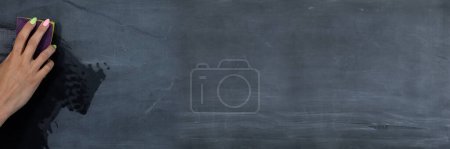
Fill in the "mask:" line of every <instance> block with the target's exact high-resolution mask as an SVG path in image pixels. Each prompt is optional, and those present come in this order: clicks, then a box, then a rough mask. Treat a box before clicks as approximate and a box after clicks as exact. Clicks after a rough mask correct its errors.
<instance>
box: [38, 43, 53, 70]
mask: <svg viewBox="0 0 450 149" xmlns="http://www.w3.org/2000/svg"><path fill="white" fill-rule="evenodd" d="M55 51H56V45H51V46H48V47H47V49H45V50H44V51H42V52H41V53H40V54H39V56H38V57H37V58H36V59H35V60H33V61H32V69H34V70H39V69H40V68H41V66H42V65H43V64H44V63H45V62H46V61H47V60H48V59H49V58H50V56H52V54H53V53H55Z"/></svg>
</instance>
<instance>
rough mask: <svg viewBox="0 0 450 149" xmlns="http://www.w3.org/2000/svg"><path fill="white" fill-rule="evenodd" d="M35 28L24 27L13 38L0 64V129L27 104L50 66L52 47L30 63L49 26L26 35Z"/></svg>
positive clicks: (30, 26)
mask: <svg viewBox="0 0 450 149" xmlns="http://www.w3.org/2000/svg"><path fill="white" fill-rule="evenodd" d="M35 27H36V24H31V23H30V22H28V23H26V25H25V26H24V27H23V29H22V30H21V31H20V33H19V34H18V35H17V38H16V40H15V42H14V46H13V49H12V51H11V52H10V53H9V55H8V57H7V58H6V59H5V60H4V61H3V62H2V63H1V64H0V95H1V96H0V126H1V125H3V123H4V122H5V121H6V120H7V119H8V117H10V116H11V115H12V114H14V113H15V112H16V111H18V110H19V109H20V108H22V107H23V106H24V105H25V104H26V103H27V102H28V101H29V100H30V98H31V96H32V95H33V94H34V92H35V91H36V89H37V87H38V86H39V84H40V83H41V82H42V80H43V79H44V77H45V76H46V75H47V74H48V73H49V72H50V70H51V69H52V68H53V66H54V63H53V61H52V60H50V59H49V58H50V56H51V55H52V54H53V53H54V52H55V50H56V49H55V48H54V47H53V46H49V47H47V48H46V49H45V50H44V51H42V52H41V53H40V54H39V56H38V57H37V58H36V59H33V54H34V52H35V50H36V47H37V45H38V43H39V42H40V41H41V38H42V36H43V35H44V33H45V31H47V29H48V27H49V26H43V25H42V23H41V25H40V26H38V29H37V30H36V32H35V33H34V34H32V35H30V32H31V31H32V30H33V28H35ZM27 39H28V42H27Z"/></svg>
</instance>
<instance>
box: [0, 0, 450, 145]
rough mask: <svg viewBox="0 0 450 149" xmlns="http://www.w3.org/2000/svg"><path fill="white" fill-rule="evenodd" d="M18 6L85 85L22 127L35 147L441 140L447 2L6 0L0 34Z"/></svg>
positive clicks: (449, 121)
mask: <svg viewBox="0 0 450 149" xmlns="http://www.w3.org/2000/svg"><path fill="white" fill-rule="evenodd" d="M19 16H25V17H33V16H37V17H38V18H41V19H45V18H50V19H52V20H53V21H55V22H56V23H57V25H56V30H57V32H56V33H57V35H58V36H57V41H58V42H60V43H61V44H63V45H64V48H61V49H58V50H60V52H61V51H62V52H61V53H65V54H62V55H59V56H57V57H63V58H61V59H62V60H61V59H60V60H61V61H62V62H64V61H67V60H68V61H69V63H60V64H61V65H59V66H60V67H59V69H58V70H63V71H62V72H63V73H62V74H63V75H67V74H66V73H68V72H73V70H74V71H75V72H76V73H75V74H77V75H81V76H82V77H81V78H82V79H81V80H76V79H75V80H71V79H68V80H70V81H74V82H77V81H81V82H82V83H81V84H83V83H84V84H87V85H86V86H82V87H81V88H82V90H83V88H84V90H86V92H88V95H89V96H86V97H87V98H85V96H83V98H76V99H67V100H71V101H75V102H80V101H78V100H82V101H81V103H82V104H81V108H80V107H78V108H77V107H76V106H72V107H71V106H70V104H69V105H58V104H57V106H56V107H57V109H58V110H50V111H53V112H52V113H50V114H47V115H45V116H47V119H38V118H36V119H33V120H35V122H36V123H29V125H34V124H36V125H39V126H26V125H24V127H36V128H39V130H41V131H44V132H45V134H41V135H44V136H43V137H42V138H41V139H43V140H41V142H40V143H43V145H42V146H46V144H47V143H48V147H49V148H65V149H66V148H67V149H71V148H74V149H75V148H77V149H78V148H105V149H106V148H108V149H109V148H160V149H166V148H167V149H172V148H175V149H177V148H183V149H184V148H205V149H206V148H208V149H209V148H211V149H225V148H254V149H263V148H346V149H350V148H374V149H378V148H449V147H450V140H449V133H450V129H449V128H450V38H449V37H450V36H449V35H450V32H449V31H450V30H449V27H450V20H449V17H450V2H448V1H446V0H426V1H424V0H49V1H44V0H28V1H24V0H3V1H1V2H0V25H1V26H0V27H2V29H3V30H4V31H3V32H2V33H7V32H9V31H8V29H10V28H11V27H12V28H14V26H15V18H16V17H19ZM0 31H1V30H0ZM0 37H3V38H10V36H0ZM3 41H7V40H3ZM58 46H59V45H58ZM7 47H8V46H2V50H8V49H7ZM3 55H4V54H3ZM230 60H233V61H236V60H239V61H238V62H240V63H231V64H230V63H229V62H232V61H230ZM220 61H222V62H223V63H222V64H223V65H221V67H224V68H226V69H220V67H219V68H217V67H218V64H219V62H220ZM245 62H248V64H249V65H246V64H245ZM198 63H206V64H208V65H209V67H208V68H202V67H200V66H204V65H197V64H198ZM69 64H72V65H69ZM89 64H91V65H89ZM74 65H78V67H76V68H75V67H74ZM197 66H199V67H198V68H197ZM72 68H73V69H72ZM79 68H81V69H79ZM109 68H110V69H109ZM236 68H239V69H236ZM83 70H86V71H87V72H91V74H93V75H84V74H82V72H84V71H83ZM57 72H59V71H57ZM94 72H95V73H94ZM57 74H58V73H54V75H53V76H50V78H49V79H50V80H51V79H52V78H58V77H61V76H62V75H57ZM230 74H236V75H234V76H233V75H231V76H230V77H228V79H229V80H227V79H224V77H225V76H227V75H230ZM237 76H242V77H243V78H246V79H242V78H240V77H237ZM221 79H222V80H225V81H222V84H221V83H220V82H221ZM242 80H244V81H242ZM245 80H246V81H247V82H245ZM66 81H67V80H66ZM70 81H69V83H71V82H70ZM199 81H200V82H199ZM50 82H51V81H50ZM88 82H93V84H92V83H91V84H89V83H88ZM100 82H101V83H100ZM72 83H73V82H72ZM56 84H58V83H56ZM199 85H202V86H201V87H200V86H199ZM203 85H204V86H203ZM217 86H219V87H217ZM58 87H59V88H61V86H59V85H55V84H53V83H47V84H46V85H45V86H44V87H41V89H43V90H45V89H50V90H51V89H52V88H58ZM248 87H250V89H249V88H248ZM62 88H64V87H62ZM199 88H203V89H204V90H202V91H201V92H200V90H198V89H199ZM216 88H219V89H217V90H216ZM61 90H64V89H61ZM219 90H220V91H219ZM200 93H203V94H204V96H201V97H203V98H204V101H203V102H198V101H199V97H200V96H198V95H200ZM217 94H220V97H221V98H217V97H218V96H217ZM91 95H92V96H91ZM247 95H248V97H249V98H248V99H249V100H248V102H243V101H245V100H242V99H243V98H241V97H247ZM40 97H41V96H37V97H35V98H33V99H32V101H34V102H38V103H39V101H41V100H42V99H46V98H44V97H42V98H40ZM56 98H58V99H59V98H60V97H59V96H58V97H56ZM65 98H66V97H65V96H64V97H62V99H65ZM203 98H202V99H203ZM86 99H89V100H86ZM45 101H46V102H49V103H53V104H55V102H58V101H54V102H52V100H50V101H49V100H45ZM63 101H66V100H63ZM83 101H88V102H83ZM224 103H226V104H224ZM240 103H242V104H240ZM227 105H228V106H227ZM32 107H34V110H35V111H39V106H37V107H35V106H32ZM44 107H45V106H44ZM66 107H67V108H66ZM53 108H54V107H53ZM32 109H33V108H32ZM79 109H81V110H79ZM83 110H85V111H83ZM22 113H23V114H24V115H27V114H28V117H31V118H33V115H35V113H34V112H33V111H26V110H22ZM29 115H31V116H29ZM19 116H20V115H19ZM48 117H49V118H48ZM20 118H22V119H24V118H27V117H19V118H17V116H16V118H15V119H20ZM23 121H24V120H22V122H23ZM41 121H45V122H41ZM20 122H21V121H18V122H16V123H20ZM9 123H10V125H12V122H11V121H10V122H9ZM42 123H44V124H47V125H48V126H49V127H43V126H42V125H40V124H42ZM27 124H28V123H27ZM14 126H16V125H14ZM15 129H18V130H15ZM15 129H9V130H8V131H10V132H14V131H20V132H21V133H19V134H17V136H16V138H20V139H18V140H13V141H16V142H33V141H32V139H34V138H35V137H31V136H34V135H36V134H35V133H36V131H35V130H32V129H31V128H29V129H30V130H28V129H25V130H24V129H23V128H15ZM50 130H51V132H50ZM47 133H48V136H46V134H47ZM27 135H29V136H27ZM1 141H5V140H0V142H1ZM9 143H11V142H9ZM0 144H1V143H0Z"/></svg>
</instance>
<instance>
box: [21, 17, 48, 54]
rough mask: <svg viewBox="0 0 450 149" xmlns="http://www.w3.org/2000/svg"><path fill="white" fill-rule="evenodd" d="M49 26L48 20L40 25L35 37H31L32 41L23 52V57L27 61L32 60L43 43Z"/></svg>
mask: <svg viewBox="0 0 450 149" xmlns="http://www.w3.org/2000/svg"><path fill="white" fill-rule="evenodd" d="M49 25H50V20H49V19H46V20H45V21H44V22H43V23H41V25H39V28H38V29H37V30H36V32H35V33H34V34H33V36H31V38H30V40H29V41H28V43H27V46H26V47H25V51H23V55H24V56H25V58H26V59H29V60H31V58H32V57H33V54H34V52H35V51H36V47H37V46H38V44H39V42H40V41H41V39H42V36H44V33H45V32H46V31H47V29H48V27H49Z"/></svg>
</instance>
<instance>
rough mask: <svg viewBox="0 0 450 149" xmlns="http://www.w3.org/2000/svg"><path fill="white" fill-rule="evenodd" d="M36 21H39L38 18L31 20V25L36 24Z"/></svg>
mask: <svg viewBox="0 0 450 149" xmlns="http://www.w3.org/2000/svg"><path fill="white" fill-rule="evenodd" d="M36 21H37V18H36V17H33V19H31V20H30V24H33V25H34V24H36Z"/></svg>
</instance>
